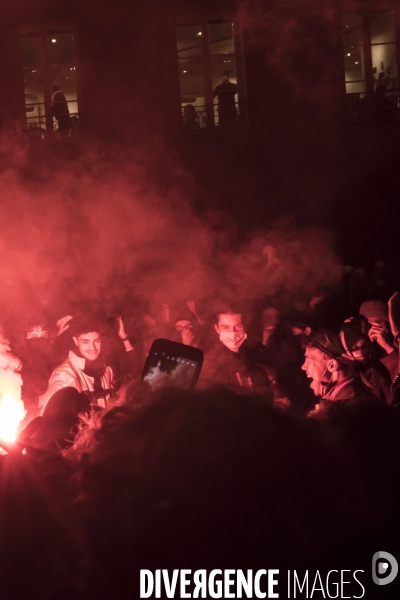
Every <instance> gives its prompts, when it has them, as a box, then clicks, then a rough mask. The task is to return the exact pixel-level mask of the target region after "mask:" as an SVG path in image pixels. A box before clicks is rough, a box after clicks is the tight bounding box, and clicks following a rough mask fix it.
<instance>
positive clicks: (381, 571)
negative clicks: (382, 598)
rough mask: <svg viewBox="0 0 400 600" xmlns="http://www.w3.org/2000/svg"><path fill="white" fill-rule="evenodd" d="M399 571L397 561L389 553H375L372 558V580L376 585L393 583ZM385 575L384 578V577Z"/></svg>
mask: <svg viewBox="0 0 400 600" xmlns="http://www.w3.org/2000/svg"><path fill="white" fill-rule="evenodd" d="M398 571H399V565H398V564H397V560H396V559H395V557H394V556H393V555H392V554H389V552H383V550H381V551H380V552H375V554H374V556H373V557H372V579H373V582H374V583H376V585H387V584H388V583H392V581H393V580H394V579H395V578H396V576H397V573H398ZM382 575H383V577H382Z"/></svg>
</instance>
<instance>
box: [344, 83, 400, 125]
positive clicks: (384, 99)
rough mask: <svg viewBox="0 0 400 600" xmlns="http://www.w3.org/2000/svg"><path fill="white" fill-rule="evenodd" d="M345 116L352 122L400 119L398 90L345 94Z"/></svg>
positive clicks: (399, 93) (399, 92)
mask: <svg viewBox="0 0 400 600" xmlns="http://www.w3.org/2000/svg"><path fill="white" fill-rule="evenodd" d="M346 101H347V117H348V118H349V119H350V120H351V121H354V122H390V121H397V120H399V119H400V91H399V90H397V89H396V90H389V91H386V92H379V91H378V92H373V93H365V94H347V95H346Z"/></svg>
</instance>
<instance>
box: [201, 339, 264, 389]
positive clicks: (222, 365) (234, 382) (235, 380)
mask: <svg viewBox="0 0 400 600" xmlns="http://www.w3.org/2000/svg"><path fill="white" fill-rule="evenodd" d="M211 385H225V386H235V388H236V389H245V390H247V391H248V392H254V393H257V394H267V395H268V398H269V399H271V400H272V399H273V393H272V387H271V384H270V381H269V378H268V373H267V370H266V368H265V367H263V365H261V364H257V363H256V362H255V361H254V352H253V351H252V349H251V347H250V346H249V345H248V344H247V343H246V342H244V343H243V344H242V346H240V348H239V351H238V352H232V351H231V350H229V348H227V347H226V346H225V345H224V344H223V343H222V342H218V344H217V345H216V346H214V348H213V349H212V350H210V352H207V353H206V355H205V357H204V364H203V368H202V370H201V373H200V379H199V384H198V386H199V387H200V388H201V387H203V388H204V387H209V386H211Z"/></svg>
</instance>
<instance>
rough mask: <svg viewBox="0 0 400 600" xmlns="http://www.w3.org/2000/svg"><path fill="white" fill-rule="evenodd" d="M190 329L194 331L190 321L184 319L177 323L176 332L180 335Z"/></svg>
mask: <svg viewBox="0 0 400 600" xmlns="http://www.w3.org/2000/svg"><path fill="white" fill-rule="evenodd" d="M188 329H190V330H192V331H193V324H192V322H191V321H189V320H186V319H182V321H177V322H176V323H175V331H179V333H182V332H183V331H185V330H188Z"/></svg>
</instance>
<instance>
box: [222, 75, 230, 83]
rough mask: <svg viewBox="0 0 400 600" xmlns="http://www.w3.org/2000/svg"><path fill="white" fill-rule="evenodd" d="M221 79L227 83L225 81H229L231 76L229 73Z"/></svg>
mask: <svg viewBox="0 0 400 600" xmlns="http://www.w3.org/2000/svg"><path fill="white" fill-rule="evenodd" d="M221 79H222V81H223V82H224V83H225V82H227V81H229V77H228V75H222V77H221Z"/></svg>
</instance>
